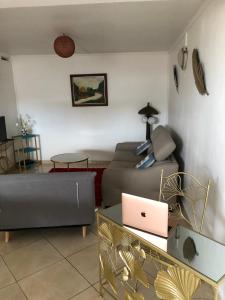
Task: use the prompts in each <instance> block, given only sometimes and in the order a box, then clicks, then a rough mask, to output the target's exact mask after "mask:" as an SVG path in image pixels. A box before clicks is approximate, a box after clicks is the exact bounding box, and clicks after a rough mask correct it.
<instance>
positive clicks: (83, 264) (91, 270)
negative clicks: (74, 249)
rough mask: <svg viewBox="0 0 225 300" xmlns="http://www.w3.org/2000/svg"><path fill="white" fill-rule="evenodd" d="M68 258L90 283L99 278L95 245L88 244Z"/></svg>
mask: <svg viewBox="0 0 225 300" xmlns="http://www.w3.org/2000/svg"><path fill="white" fill-rule="evenodd" d="M68 259H69V261H70V262H71V263H72V264H73V265H74V266H75V268H76V269H78V270H79V272H80V273H81V274H82V275H83V276H84V277H85V278H87V280H88V281H89V282H90V283H91V284H94V283H96V282H97V281H98V280H99V272H98V267H99V266H98V254H97V245H93V246H90V247H88V248H86V249H84V250H82V251H80V252H78V253H76V254H74V255H72V256H70V257H69V258H68Z"/></svg>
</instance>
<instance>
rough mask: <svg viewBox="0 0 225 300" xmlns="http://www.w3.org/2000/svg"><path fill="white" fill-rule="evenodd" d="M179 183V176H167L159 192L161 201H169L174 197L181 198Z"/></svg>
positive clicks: (180, 181) (181, 192)
mask: <svg viewBox="0 0 225 300" xmlns="http://www.w3.org/2000/svg"><path fill="white" fill-rule="evenodd" d="M181 183H182V180H181V177H180V176H177V175H176V174H175V175H171V176H169V177H168V178H167V180H166V182H165V183H164V184H163V186H162V191H161V192H162V197H163V200H165V201H169V200H170V199H171V198H173V197H174V196H183V191H182V187H181Z"/></svg>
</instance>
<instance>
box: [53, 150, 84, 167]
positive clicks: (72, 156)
mask: <svg viewBox="0 0 225 300" xmlns="http://www.w3.org/2000/svg"><path fill="white" fill-rule="evenodd" d="M88 159H89V156H88V155H87V154H84V153H63V154H58V155H54V156H52V157H51V158H50V160H51V161H52V162H53V165H54V169H55V165H56V163H61V164H66V165H67V168H68V169H69V167H70V164H74V163H78V162H83V161H84V162H86V163H87V168H88Z"/></svg>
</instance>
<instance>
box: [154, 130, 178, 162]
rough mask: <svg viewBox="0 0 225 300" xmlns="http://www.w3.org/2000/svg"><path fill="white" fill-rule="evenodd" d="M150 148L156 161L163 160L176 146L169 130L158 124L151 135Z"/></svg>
mask: <svg viewBox="0 0 225 300" xmlns="http://www.w3.org/2000/svg"><path fill="white" fill-rule="evenodd" d="M151 141H152V149H153V152H154V155H155V159H156V160H157V161H162V160H165V159H166V158H167V157H169V156H170V155H171V154H172V153H173V151H174V150H175V148H176V145H175V143H174V141H173V139H172V137H171V135H170V133H169V131H168V130H167V129H166V128H165V127H163V126H161V125H159V126H158V127H157V128H156V129H155V130H154V131H153V132H152V135H151Z"/></svg>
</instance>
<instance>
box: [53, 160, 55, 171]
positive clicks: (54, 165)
mask: <svg viewBox="0 0 225 300" xmlns="http://www.w3.org/2000/svg"><path fill="white" fill-rule="evenodd" d="M53 168H54V171H55V162H53Z"/></svg>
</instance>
